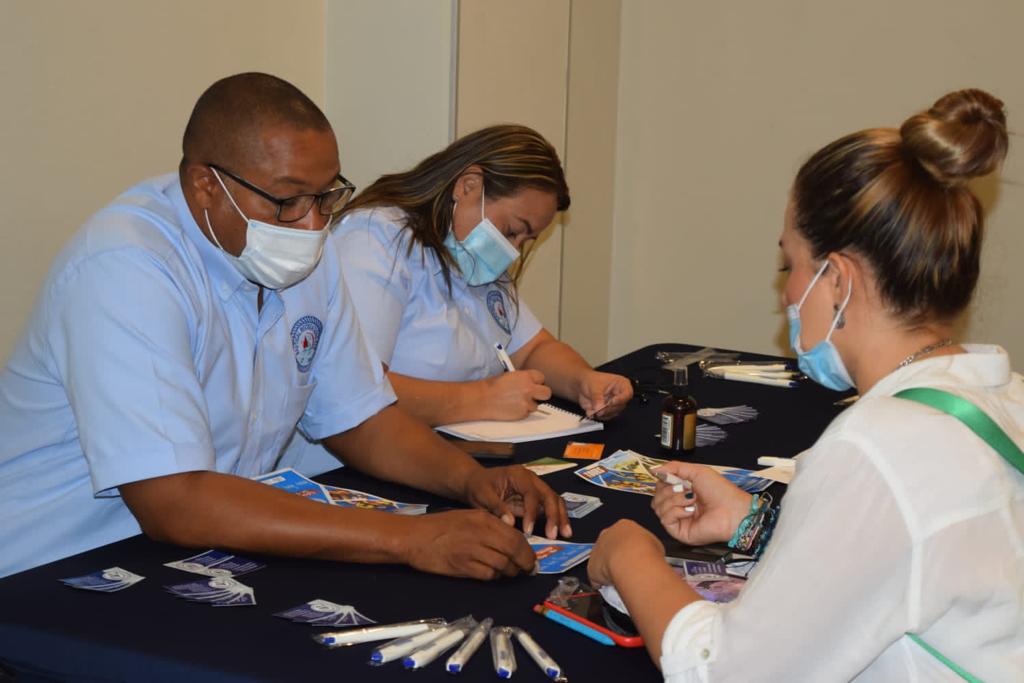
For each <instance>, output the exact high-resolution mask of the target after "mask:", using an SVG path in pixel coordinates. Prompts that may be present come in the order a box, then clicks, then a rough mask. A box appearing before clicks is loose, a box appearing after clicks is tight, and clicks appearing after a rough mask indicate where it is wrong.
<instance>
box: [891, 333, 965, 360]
mask: <svg viewBox="0 0 1024 683" xmlns="http://www.w3.org/2000/svg"><path fill="white" fill-rule="evenodd" d="M952 343H953V340H952V339H950V338H949V337H946V338H945V339H943V340H942V341H937V342H935V343H934V344H929V345H928V346H925V347H924V348H921V349H918V350H917V351H914V352H913V353H912V354H910V355H909V356H907V357H906V358H904V359H903V360H901V361H900V364H899V365H897V366H896V367H897V368H905V367H907V366H908V365H910V364H911V363H913V362H914V361H915V360H917V359H918V358H920V357H921V356H924V355H927V354H929V353H931V352H932V351H937V350H938V349H941V348H943V347H946V346H949V345H950V344H952Z"/></svg>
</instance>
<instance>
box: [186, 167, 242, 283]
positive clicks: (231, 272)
mask: <svg viewBox="0 0 1024 683" xmlns="http://www.w3.org/2000/svg"><path fill="white" fill-rule="evenodd" d="M169 194H170V197H171V201H172V202H173V203H174V208H175V209H176V210H177V212H178V220H179V221H180V222H181V225H182V226H183V229H184V231H185V234H186V235H187V236H188V239H189V240H190V241H191V242H192V244H193V245H195V247H196V249H198V250H199V256H200V258H201V259H202V260H203V265H204V267H205V269H206V272H207V274H208V275H209V276H210V279H211V280H212V281H213V285H214V287H215V289H216V290H217V294H218V295H219V296H220V298H221V299H223V300H225V301H226V300H227V299H229V298H230V297H231V296H232V295H233V294H234V293H235V292H236V291H238V289H239V288H240V287H243V286H245V287H246V288H247V289H248V288H252V289H256V288H257V285H254V284H252V283H251V282H249V281H248V280H247V279H245V277H244V276H243V275H242V274H241V273H239V272H238V270H237V269H236V268H235V267H234V266H233V265H231V262H230V261H228V259H227V257H226V256H225V255H224V252H223V251H222V250H221V249H220V247H218V246H217V245H215V244H214V243H213V242H211V241H210V239H209V238H208V237H207V236H206V234H205V233H204V232H203V231H202V229H201V228H200V227H199V226H198V225H196V221H195V219H194V218H192V212H191V211H190V210H189V208H188V203H187V202H186V201H185V194H184V192H183V191H182V189H181V181H180V180H175V182H174V184H173V185H172V186H171V188H170V190H169Z"/></svg>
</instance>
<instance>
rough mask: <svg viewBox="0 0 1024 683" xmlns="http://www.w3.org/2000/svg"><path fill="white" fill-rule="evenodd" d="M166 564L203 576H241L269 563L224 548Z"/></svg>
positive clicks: (172, 567)
mask: <svg viewBox="0 0 1024 683" xmlns="http://www.w3.org/2000/svg"><path fill="white" fill-rule="evenodd" d="M164 566H165V567H170V568H171V569H180V570H181V571H183V572H191V573H193V574H202V575H203V576H241V575H242V574H248V573H249V572H254V571H256V570H257V569H263V568H264V567H266V566H267V565H265V564H263V563H262V562H256V561H255V560H249V559H246V558H244V557H240V556H238V555H233V554H231V553H226V552H224V551H223V550H207V551H206V552H205V553H199V554H198V555H193V556H192V557H186V558H185V559H184V560H175V561H174V562H167V563H166V564H164Z"/></svg>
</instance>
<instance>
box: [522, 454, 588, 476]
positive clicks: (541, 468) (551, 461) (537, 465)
mask: <svg viewBox="0 0 1024 683" xmlns="http://www.w3.org/2000/svg"><path fill="white" fill-rule="evenodd" d="M523 467H525V468H526V469H528V470H530V471H531V472H533V473H534V474H536V475H537V476H538V477H543V476H544V475H545V474H551V473H552V472H558V471H560V470H567V469H569V468H570V467H576V463H574V462H569V461H568V460H560V459H558V458H537V459H536V460H532V461H530V462H528V463H526V464H524V465H523Z"/></svg>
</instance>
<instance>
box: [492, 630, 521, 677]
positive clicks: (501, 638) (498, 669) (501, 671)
mask: <svg viewBox="0 0 1024 683" xmlns="http://www.w3.org/2000/svg"><path fill="white" fill-rule="evenodd" d="M491 657H492V659H493V660H494V673H496V674H498V678H512V674H514V673H515V672H516V653H515V652H513V651H512V629H510V628H509V627H508V626H499V627H497V628H492V629H491Z"/></svg>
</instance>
